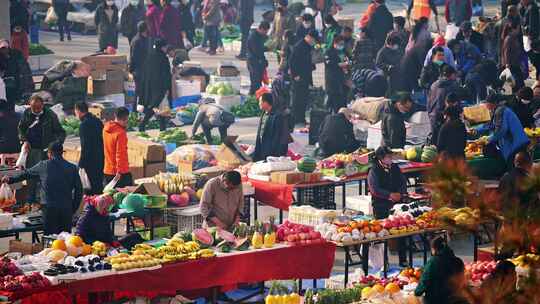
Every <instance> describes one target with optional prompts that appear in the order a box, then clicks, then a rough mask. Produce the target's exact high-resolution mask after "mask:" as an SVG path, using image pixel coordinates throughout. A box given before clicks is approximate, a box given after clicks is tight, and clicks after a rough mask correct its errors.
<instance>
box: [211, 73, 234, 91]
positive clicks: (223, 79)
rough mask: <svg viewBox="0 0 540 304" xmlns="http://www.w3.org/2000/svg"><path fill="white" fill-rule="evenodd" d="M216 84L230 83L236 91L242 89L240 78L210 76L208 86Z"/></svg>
mask: <svg viewBox="0 0 540 304" xmlns="http://www.w3.org/2000/svg"><path fill="white" fill-rule="evenodd" d="M218 82H226V83H230V84H231V86H232V87H233V89H235V90H237V91H240V88H242V80H241V78H240V76H234V77H221V76H216V75H210V84H215V83H218Z"/></svg>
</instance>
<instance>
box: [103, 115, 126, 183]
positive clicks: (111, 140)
mask: <svg viewBox="0 0 540 304" xmlns="http://www.w3.org/2000/svg"><path fill="white" fill-rule="evenodd" d="M127 142H128V138H127V132H126V129H125V128H124V127H123V126H121V125H120V124H119V123H117V122H115V121H109V122H108V123H106V124H105V127H104V128H103V149H104V152H105V167H104V169H103V173H105V174H107V175H115V174H116V173H121V174H126V173H128V172H129V161H128V154H127V153H128V151H127Z"/></svg>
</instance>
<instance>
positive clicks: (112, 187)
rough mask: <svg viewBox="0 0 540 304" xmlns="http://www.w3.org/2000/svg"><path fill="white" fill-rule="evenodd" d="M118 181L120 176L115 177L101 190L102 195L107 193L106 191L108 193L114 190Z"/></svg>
mask: <svg viewBox="0 0 540 304" xmlns="http://www.w3.org/2000/svg"><path fill="white" fill-rule="evenodd" d="M119 180H120V176H119V175H116V176H115V177H114V178H113V179H112V180H111V181H110V182H109V183H108V184H107V185H106V186H105V188H103V193H105V192H107V191H110V190H112V189H114V187H116V184H117V183H118V181H119Z"/></svg>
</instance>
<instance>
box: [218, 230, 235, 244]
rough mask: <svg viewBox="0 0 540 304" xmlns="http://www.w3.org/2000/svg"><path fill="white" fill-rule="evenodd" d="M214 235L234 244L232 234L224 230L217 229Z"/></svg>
mask: <svg viewBox="0 0 540 304" xmlns="http://www.w3.org/2000/svg"><path fill="white" fill-rule="evenodd" d="M216 235H217V237H218V238H219V239H221V240H224V241H227V242H229V243H234V242H235V241H236V238H235V237H234V234H232V233H230V232H229V231H227V230H224V229H218V230H217V233H216Z"/></svg>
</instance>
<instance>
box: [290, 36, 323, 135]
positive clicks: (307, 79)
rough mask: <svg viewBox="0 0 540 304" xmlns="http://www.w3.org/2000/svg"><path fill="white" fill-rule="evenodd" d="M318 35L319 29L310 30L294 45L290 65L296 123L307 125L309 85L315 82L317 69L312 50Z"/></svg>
mask: <svg viewBox="0 0 540 304" xmlns="http://www.w3.org/2000/svg"><path fill="white" fill-rule="evenodd" d="M317 37H318V33H317V31H315V30H311V31H309V32H308V34H307V35H306V36H305V37H304V39H302V40H300V41H298V43H297V44H296V45H295V46H294V49H293V51H292V54H291V58H290V62H289V66H290V72H291V79H292V81H293V96H292V107H293V115H294V123H295V124H300V125H305V123H306V106H307V98H308V96H309V86H310V85H312V84H313V70H315V65H314V64H313V61H312V59H311V51H312V50H313V46H314V45H315V40H316V39H317Z"/></svg>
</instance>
